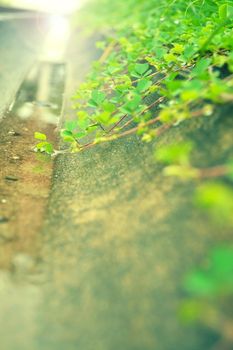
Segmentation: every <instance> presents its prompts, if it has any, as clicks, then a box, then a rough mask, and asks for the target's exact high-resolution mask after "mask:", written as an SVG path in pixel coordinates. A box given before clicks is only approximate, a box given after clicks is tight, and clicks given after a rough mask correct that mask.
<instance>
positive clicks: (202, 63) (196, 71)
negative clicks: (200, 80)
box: [192, 58, 211, 77]
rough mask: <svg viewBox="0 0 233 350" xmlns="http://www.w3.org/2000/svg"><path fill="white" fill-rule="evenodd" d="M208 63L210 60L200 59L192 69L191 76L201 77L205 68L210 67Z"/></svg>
mask: <svg viewBox="0 0 233 350" xmlns="http://www.w3.org/2000/svg"><path fill="white" fill-rule="evenodd" d="M210 63H211V59H210V58H201V59H200V60H199V61H198V62H197V64H196V66H195V67H194V68H193V70H192V76H198V77H200V76H201V75H203V73H205V71H206V70H207V68H208V67H209V66H210Z"/></svg>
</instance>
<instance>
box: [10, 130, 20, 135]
mask: <svg viewBox="0 0 233 350" xmlns="http://www.w3.org/2000/svg"><path fill="white" fill-rule="evenodd" d="M8 134H9V135H11V136H21V134H20V132H17V131H14V130H10V131H9V132H8Z"/></svg>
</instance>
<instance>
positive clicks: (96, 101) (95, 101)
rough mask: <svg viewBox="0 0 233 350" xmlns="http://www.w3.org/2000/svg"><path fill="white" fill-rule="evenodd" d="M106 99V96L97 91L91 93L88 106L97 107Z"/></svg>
mask: <svg viewBox="0 0 233 350" xmlns="http://www.w3.org/2000/svg"><path fill="white" fill-rule="evenodd" d="M105 98H106V95H105V94H104V93H103V92H101V91H98V90H94V91H92V94H91V99H90V101H89V105H90V106H91V107H98V106H99V105H100V104H101V103H102V102H103V101H104V100H105Z"/></svg>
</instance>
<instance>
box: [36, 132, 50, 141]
mask: <svg viewBox="0 0 233 350" xmlns="http://www.w3.org/2000/svg"><path fill="white" fill-rule="evenodd" d="M34 138H35V139H37V140H41V141H46V140H47V136H46V135H45V134H42V133H40V132H35V133H34Z"/></svg>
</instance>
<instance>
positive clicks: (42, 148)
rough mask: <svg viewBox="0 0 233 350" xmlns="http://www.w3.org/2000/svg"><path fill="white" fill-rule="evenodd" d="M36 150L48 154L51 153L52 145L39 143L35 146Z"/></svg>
mask: <svg viewBox="0 0 233 350" xmlns="http://www.w3.org/2000/svg"><path fill="white" fill-rule="evenodd" d="M36 149H37V150H38V151H40V152H45V153H48V154H52V153H53V145H52V144H51V143H50V142H40V143H38V144H37V145H36Z"/></svg>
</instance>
